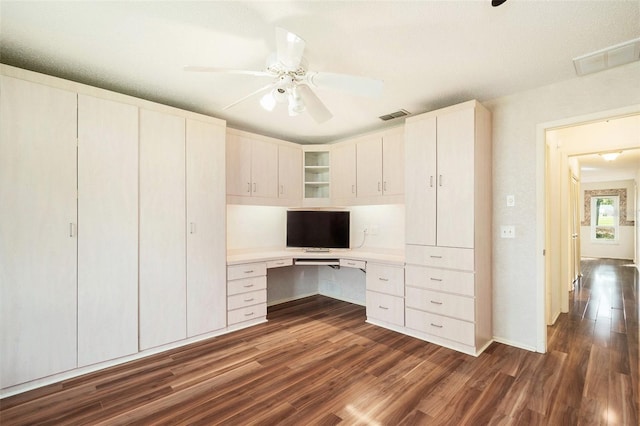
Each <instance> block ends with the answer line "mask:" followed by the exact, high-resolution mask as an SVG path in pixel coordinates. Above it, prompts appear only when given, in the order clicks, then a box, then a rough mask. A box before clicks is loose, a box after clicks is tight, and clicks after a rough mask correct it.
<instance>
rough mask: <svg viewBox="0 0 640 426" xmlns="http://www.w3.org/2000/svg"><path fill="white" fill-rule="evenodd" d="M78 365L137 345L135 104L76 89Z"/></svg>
mask: <svg viewBox="0 0 640 426" xmlns="http://www.w3.org/2000/svg"><path fill="white" fill-rule="evenodd" d="M78 215H79V217H80V225H79V226H80V227H79V230H78V366H79V367H82V366H85V365H89V364H94V363H97V362H101V361H106V360H109V359H114V358H118V357H121V356H124V355H129V354H132V353H135V352H137V350H138V108H137V107H135V106H131V105H125V104H120V103H117V102H112V101H107V100H102V99H97V98H93V97H90V96H84V95H79V96H78Z"/></svg>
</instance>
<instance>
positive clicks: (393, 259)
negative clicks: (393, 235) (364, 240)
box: [227, 248, 404, 265]
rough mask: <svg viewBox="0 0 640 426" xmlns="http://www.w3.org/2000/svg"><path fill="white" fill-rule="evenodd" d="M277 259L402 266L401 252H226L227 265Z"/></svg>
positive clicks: (288, 250)
mask: <svg viewBox="0 0 640 426" xmlns="http://www.w3.org/2000/svg"><path fill="white" fill-rule="evenodd" d="M277 259H352V260H363V261H367V262H368V261H371V262H381V263H387V264H392V265H404V251H403V250H386V249H354V250H330V251H328V252H308V251H304V250H302V249H284V248H280V249H278V248H274V249H268V248H265V249H258V250H230V251H228V252H227V265H237V264H241V263H247V262H267V261H270V260H277Z"/></svg>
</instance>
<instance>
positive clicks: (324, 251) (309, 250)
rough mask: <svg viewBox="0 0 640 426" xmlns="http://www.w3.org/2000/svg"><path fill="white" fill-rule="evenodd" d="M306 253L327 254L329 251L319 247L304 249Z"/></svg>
mask: <svg viewBox="0 0 640 426" xmlns="http://www.w3.org/2000/svg"><path fill="white" fill-rule="evenodd" d="M304 251H305V252H306V253H329V252H330V251H331V250H329V249H328V248H320V247H310V248H306V249H304Z"/></svg>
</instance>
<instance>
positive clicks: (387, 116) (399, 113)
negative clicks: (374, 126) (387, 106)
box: [378, 109, 409, 121]
mask: <svg viewBox="0 0 640 426" xmlns="http://www.w3.org/2000/svg"><path fill="white" fill-rule="evenodd" d="M406 115H409V111H407V110H404V109H401V110H400V111H396V112H392V113H391V114H385V115H381V116H380V117H378V118H379V119H380V120H382V121H389V120H393V119H394V118H400V117H404V116H406Z"/></svg>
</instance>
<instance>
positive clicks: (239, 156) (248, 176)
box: [226, 129, 302, 205]
mask: <svg viewBox="0 0 640 426" xmlns="http://www.w3.org/2000/svg"><path fill="white" fill-rule="evenodd" d="M226 146H227V148H226V150H227V154H226V169H227V173H226V176H227V185H226V186H227V202H228V203H229V204H249V205H251V204H255V205H298V204H300V201H301V198H302V182H301V176H302V149H301V148H300V147H298V146H296V144H292V143H289V142H286V141H280V140H278V139H273V138H268V137H266V136H261V135H257V134H253V133H249V132H244V131H240V130H235V129H227V142H226Z"/></svg>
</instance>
